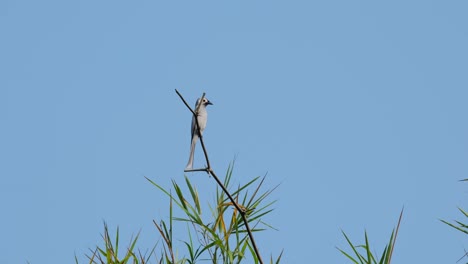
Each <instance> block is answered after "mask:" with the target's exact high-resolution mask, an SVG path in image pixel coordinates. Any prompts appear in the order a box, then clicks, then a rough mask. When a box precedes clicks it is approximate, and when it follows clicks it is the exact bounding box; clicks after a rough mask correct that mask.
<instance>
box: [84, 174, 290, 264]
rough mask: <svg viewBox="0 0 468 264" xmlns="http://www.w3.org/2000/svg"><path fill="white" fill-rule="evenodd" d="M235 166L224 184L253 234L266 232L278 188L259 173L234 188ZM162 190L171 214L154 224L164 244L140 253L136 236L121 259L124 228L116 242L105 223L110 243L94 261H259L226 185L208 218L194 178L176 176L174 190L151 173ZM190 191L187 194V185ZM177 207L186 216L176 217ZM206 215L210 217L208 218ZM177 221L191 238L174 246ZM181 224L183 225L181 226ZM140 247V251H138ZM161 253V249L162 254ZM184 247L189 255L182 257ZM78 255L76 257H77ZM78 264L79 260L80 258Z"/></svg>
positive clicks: (98, 251) (176, 263) (218, 191)
mask: <svg viewBox="0 0 468 264" xmlns="http://www.w3.org/2000/svg"><path fill="white" fill-rule="evenodd" d="M232 172H233V167H232V166H229V168H228V170H227V173H226V176H225V178H224V186H225V187H226V189H228V190H229V191H230V193H231V195H232V197H234V199H235V201H236V202H237V203H238V204H239V206H240V207H241V209H242V210H243V212H245V217H246V219H247V221H248V223H249V225H250V226H252V227H253V228H251V231H252V233H257V232H262V231H265V230H267V229H271V228H272V227H271V226H270V225H269V224H267V223H265V222H264V221H263V220H262V219H263V218H264V217H265V216H266V215H268V214H269V213H270V212H271V211H272V210H273V209H272V208H271V207H272V205H273V204H274V203H275V201H267V198H268V197H269V196H270V194H271V193H272V191H273V190H274V189H275V188H276V187H275V188H273V189H272V190H266V191H262V188H261V187H262V186H263V182H264V179H265V178H264V177H263V178H260V177H256V178H254V179H252V180H251V181H249V182H247V183H246V184H244V185H239V186H237V188H232V187H231V180H232ZM146 179H147V180H148V181H149V182H150V183H151V184H152V185H154V186H155V187H156V188H157V189H158V190H159V191H161V192H163V193H164V194H166V195H167V196H168V197H169V219H167V220H161V221H159V222H158V221H155V220H153V223H154V225H155V227H156V229H157V230H158V232H159V235H160V237H161V238H162V239H161V241H162V243H159V245H158V244H157V245H156V246H155V247H154V248H153V249H152V250H151V251H150V252H149V254H146V255H144V254H140V252H139V251H137V250H136V249H135V245H136V242H137V240H138V235H137V236H136V237H135V238H132V239H131V242H130V244H129V246H128V247H127V248H126V251H125V254H124V255H123V256H122V257H121V258H119V257H118V253H119V230H118V229H117V233H116V238H115V242H114V243H113V242H112V241H111V239H110V238H109V232H108V228H107V225H104V235H103V240H104V246H103V247H102V248H101V247H97V248H96V250H94V251H92V255H91V256H87V257H88V259H89V263H90V264H97V263H100V264H102V263H109V264H110V263H112V264H114V263H123V264H126V263H134V264H136V263H142V264H144V263H149V261H150V259H151V260H155V263H171V264H185V263H188V264H192V263H198V262H206V261H207V260H208V261H209V262H211V263H226V264H230V263H244V262H246V263H247V262H248V263H259V259H258V258H257V255H256V253H255V251H254V249H253V247H252V244H251V241H250V240H249V237H248V235H247V230H246V227H245V224H244V222H243V219H242V216H241V212H239V211H237V210H236V209H235V207H234V206H233V204H232V202H231V201H230V200H229V199H228V197H227V196H226V194H225V193H224V192H223V191H222V190H221V189H220V188H217V189H216V199H215V203H214V204H213V205H210V206H209V208H210V210H208V212H210V215H209V217H206V216H204V217H202V212H203V211H204V210H203V208H202V204H201V202H200V199H199V195H198V191H197V188H196V186H194V185H193V184H192V182H191V181H190V179H189V178H187V177H185V180H184V183H183V184H182V185H181V184H179V183H177V181H175V180H173V181H172V190H167V189H165V188H163V187H162V186H161V185H159V184H157V183H156V182H154V181H152V180H151V179H149V178H146ZM182 187H184V188H186V189H187V190H188V191H186V192H185V193H184V191H183V188H182ZM174 211H176V212H177V213H178V214H179V213H181V216H174ZM204 218H208V220H205V219H204ZM174 221H176V222H182V223H186V227H187V232H185V233H186V234H187V237H185V238H182V240H180V238H179V239H177V240H176V241H180V242H181V243H182V247H180V248H178V249H177V250H176V249H175V248H174V236H173V230H174V229H173V228H175V225H174ZM177 226H179V225H177ZM137 252H138V253H137ZM156 252H159V253H156ZM180 252H185V255H183V256H182V257H178V254H180ZM281 256H282V253H281V254H280V255H279V256H278V257H277V258H276V260H274V259H273V257H271V258H270V263H280V260H281ZM75 260H76V257H75ZM76 263H78V261H77V260H76Z"/></svg>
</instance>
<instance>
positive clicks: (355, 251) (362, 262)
mask: <svg viewBox="0 0 468 264" xmlns="http://www.w3.org/2000/svg"><path fill="white" fill-rule="evenodd" d="M402 216H403V210H401V213H400V218H399V219H398V224H397V227H396V230H395V229H393V231H392V234H391V236H390V239H389V242H388V244H387V245H386V246H385V248H384V250H383V252H382V255H381V256H380V258H377V256H374V254H372V251H371V246H370V244H369V239H368V238H367V232H364V240H365V244H364V245H354V244H353V243H352V242H351V240H350V239H349V238H348V236H347V235H346V233H345V232H343V231H341V232H342V233H343V236H344V237H345V239H346V241H347V242H348V244H349V246H350V247H351V249H352V252H351V253H347V252H345V251H344V250H342V249H340V248H337V249H338V250H339V251H340V252H341V253H342V254H343V255H345V256H346V257H347V258H348V259H349V260H351V261H352V263H355V264H390V262H391V260H392V254H393V249H394V247H395V242H396V238H397V235H398V230H399V228H400V223H401V218H402ZM362 251H364V253H361V252H362ZM353 255H354V256H353Z"/></svg>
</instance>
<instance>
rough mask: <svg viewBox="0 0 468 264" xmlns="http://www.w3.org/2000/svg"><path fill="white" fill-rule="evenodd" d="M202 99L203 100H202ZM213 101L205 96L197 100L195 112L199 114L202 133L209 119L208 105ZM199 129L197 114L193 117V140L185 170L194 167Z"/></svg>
mask: <svg viewBox="0 0 468 264" xmlns="http://www.w3.org/2000/svg"><path fill="white" fill-rule="evenodd" d="M200 100H201V102H200ZM212 104H213V103H211V102H210V100H208V99H207V98H205V97H203V99H201V98H198V99H197V102H196V103H195V111H197V109H198V112H195V113H196V114H197V119H198V124H199V125H200V133H201V134H203V130H205V127H206V122H207V120H208V112H207V111H206V107H207V106H208V105H212ZM199 137H200V136H199V134H198V129H197V121H195V116H193V117H192V140H191V145H190V156H189V160H188V163H187V166H185V170H191V169H192V168H193V156H194V154H195V145H196V144H197V140H198V138H199Z"/></svg>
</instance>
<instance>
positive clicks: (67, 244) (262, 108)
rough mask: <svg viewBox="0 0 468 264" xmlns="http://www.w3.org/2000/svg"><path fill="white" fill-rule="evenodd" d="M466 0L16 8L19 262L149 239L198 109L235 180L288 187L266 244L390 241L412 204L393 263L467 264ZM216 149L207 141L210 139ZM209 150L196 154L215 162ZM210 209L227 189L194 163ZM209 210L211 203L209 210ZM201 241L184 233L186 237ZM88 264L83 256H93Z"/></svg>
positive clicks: (4, 80) (8, 39) (2, 194)
mask: <svg viewBox="0 0 468 264" xmlns="http://www.w3.org/2000/svg"><path fill="white" fill-rule="evenodd" d="M467 8H468V3H467V2H466V1H450V2H447V1H338V0H337V1H287V2H285V1H202V2H200V1H177V2H176V1H171V2H162V1H104V0H103V1H58V0H56V1H50V0H45V1H28V0H23V1H21V0H20V1H10V0H6V1H5V0H4V1H1V2H0V33H1V41H0V72H1V73H2V77H1V78H0V122H1V129H0V160H1V166H0V177H1V179H2V184H0V208H1V210H2V214H1V215H2V217H1V218H0V233H1V234H2V235H1V238H0V248H1V249H2V261H3V263H26V262H27V261H29V262H30V263H72V262H73V261H74V254H75V253H76V254H77V256H78V257H79V259H80V260H84V259H85V258H84V257H83V256H84V254H85V253H88V248H94V247H95V245H97V244H101V237H100V234H101V233H102V231H103V225H102V223H103V220H104V221H106V222H107V223H108V225H109V227H110V229H111V230H115V228H116V227H117V226H119V227H120V230H121V232H122V236H123V239H124V238H129V237H130V236H131V235H132V234H136V233H137V232H138V231H140V230H141V232H142V234H141V239H140V243H139V245H140V248H142V249H145V248H150V247H152V246H153V245H154V243H155V242H156V241H158V240H159V236H158V234H157V231H156V230H155V228H154V227H153V226H152V220H153V219H161V218H165V217H167V216H168V211H167V205H168V201H167V199H166V198H164V196H163V195H161V194H160V193H159V192H157V190H156V189H155V188H154V187H152V186H151V185H150V184H149V183H148V182H147V181H146V180H145V179H144V176H147V177H149V178H151V179H153V180H154V181H156V182H158V183H160V184H161V185H163V186H167V187H169V186H170V181H171V179H176V180H178V181H182V180H183V177H184V173H183V169H184V166H185V163H186V162H187V159H188V154H189V153H188V151H189V140H190V119H191V116H190V113H189V112H188V111H187V109H186V108H185V106H184V105H183V104H182V103H181V101H180V100H179V98H178V97H177V95H176V94H175V92H174V89H178V90H179V91H180V92H181V93H182V94H183V95H184V96H185V97H186V99H187V100H189V101H190V102H191V104H193V103H194V102H195V100H196V98H197V97H198V96H200V95H201V94H202V93H203V92H206V93H207V97H208V98H209V99H210V100H211V101H212V102H213V103H214V105H213V106H212V107H210V109H209V121H208V126H207V129H206V131H205V141H206V145H207V148H208V150H209V152H210V157H211V160H212V161H211V162H212V164H213V167H214V169H215V170H216V171H217V172H218V174H223V173H224V172H225V171H226V169H227V166H228V164H229V163H230V162H232V160H233V159H234V158H235V157H236V166H235V171H234V178H235V180H236V181H237V182H238V183H245V182H247V181H248V180H249V179H251V178H252V177H255V176H262V175H265V174H266V173H268V176H267V180H266V187H268V188H272V187H274V186H276V185H277V184H280V187H279V189H278V190H277V191H276V192H275V193H273V196H272V198H273V199H277V200H278V202H277V203H276V205H275V208H276V210H275V211H274V212H273V213H272V214H271V215H270V216H269V218H267V219H265V220H266V221H267V222H268V223H270V224H272V225H273V226H275V227H276V228H278V230H279V231H269V232H266V233H264V234H262V235H259V236H258V238H257V243H258V244H259V247H260V250H261V252H262V254H263V255H264V258H267V257H268V256H269V255H270V254H273V255H277V254H278V253H279V252H280V251H281V250H282V249H284V257H283V260H284V261H283V263H312V262H313V263H344V262H345V260H346V259H345V258H344V256H342V255H341V254H340V253H339V252H338V251H337V250H336V249H335V246H338V247H342V248H346V243H345V240H344V238H343V237H342V235H341V231H340V230H341V229H343V230H344V231H345V232H346V233H347V234H348V235H349V236H350V237H351V239H352V240H353V241H355V242H362V241H363V233H364V230H367V231H368V234H369V236H370V240H371V243H372V244H373V245H375V246H376V247H377V248H376V251H377V252H379V253H380V252H381V250H382V249H383V246H384V245H385V243H386V242H387V239H388V237H389V235H390V233H391V230H392V228H393V227H394V226H395V224H396V222H397V220H398V215H399V212H400V210H401V208H402V207H403V206H404V207H405V214H404V217H403V222H402V226H401V229H400V234H399V238H398V242H397V246H396V249H395V255H394V259H393V260H394V263H455V262H456V260H458V258H459V257H461V256H462V255H463V250H464V248H466V247H467V243H466V236H463V235H461V234H459V233H458V232H456V231H454V230H451V229H450V228H449V227H447V226H445V225H444V224H442V223H440V222H439V219H447V220H452V219H462V218H461V214H460V213H459V212H458V211H457V206H460V207H464V206H466V198H467V193H468V192H467V190H468V186H467V185H466V184H464V183H460V182H458V180H459V179H463V178H468V164H467V160H468V151H467V147H468V140H467V135H468V125H467V122H466V113H467V110H468V107H467V103H466V101H467V97H468V89H467V87H468V78H467V72H468V49H467V47H468V29H467V25H468V18H467V16H466V10H467ZM198 150H199V148H198ZM201 157H202V156H201V152H197V156H196V159H195V164H197V163H198V164H201V163H203V160H202V158H201ZM190 177H191V179H193V181H194V182H195V183H196V184H197V187H198V189H199V192H200V193H201V194H202V196H203V197H205V201H206V203H208V202H209V201H212V200H213V197H214V195H213V191H214V186H215V183H214V182H213V180H212V179H210V178H207V177H206V174H203V173H194V174H192V175H190ZM207 211H208V210H207ZM180 238H181V239H182V238H183V231H182V232H181V233H180ZM83 263H84V262H83Z"/></svg>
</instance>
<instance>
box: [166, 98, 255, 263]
mask: <svg viewBox="0 0 468 264" xmlns="http://www.w3.org/2000/svg"><path fill="white" fill-rule="evenodd" d="M175 91H176V93H177V95H178V96H179V97H180V99H181V100H182V102H184V104H185V106H187V108H188V109H189V110H190V112H192V114H193V117H194V118H195V122H196V124H197V130H198V135H199V137H200V143H201V145H202V148H203V153H204V154H205V159H206V164H207V165H206V168H204V169H191V170H185V172H191V171H206V172H207V173H208V174H210V175H211V176H213V178H214V179H215V181H216V183H218V185H219V187H221V189H222V190H223V192H224V193H225V194H226V195H227V197H228V198H229V200H231V203H232V204H233V205H234V207H235V208H236V210H237V211H239V212H240V215H241V217H242V221H243V222H244V225H245V228H246V230H247V234H248V235H249V238H250V242H251V243H252V247H253V249H254V251H255V254H256V255H257V258H258V261H259V263H260V264H263V260H262V257H261V256H260V253H259V251H258V248H257V245H256V243H255V239H254V237H253V234H252V231H251V230H250V226H249V222H248V221H247V217H246V210H245V209H244V208H241V207H240V206H239V204H238V203H237V202H236V201H235V200H234V198H233V197H232V195H231V194H230V193H229V191H228V190H227V189H226V187H225V186H224V184H223V183H222V182H221V181H220V180H219V178H218V176H216V174H215V172H214V171H213V169H212V168H211V165H210V159H209V158H208V152H207V151H206V148H205V143H204V142H203V135H202V134H201V133H200V126H199V124H198V118H197V116H198V107H199V106H200V104H199V105H198V107H197V109H195V111H194V110H192V108H191V107H190V106H189V105H188V104H187V101H185V99H184V97H183V96H182V95H181V94H180V93H179V91H177V89H175ZM204 97H205V93H203V95H202V97H201V99H200V100H201V101H202V100H203V98H204ZM201 101H200V102H201Z"/></svg>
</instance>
